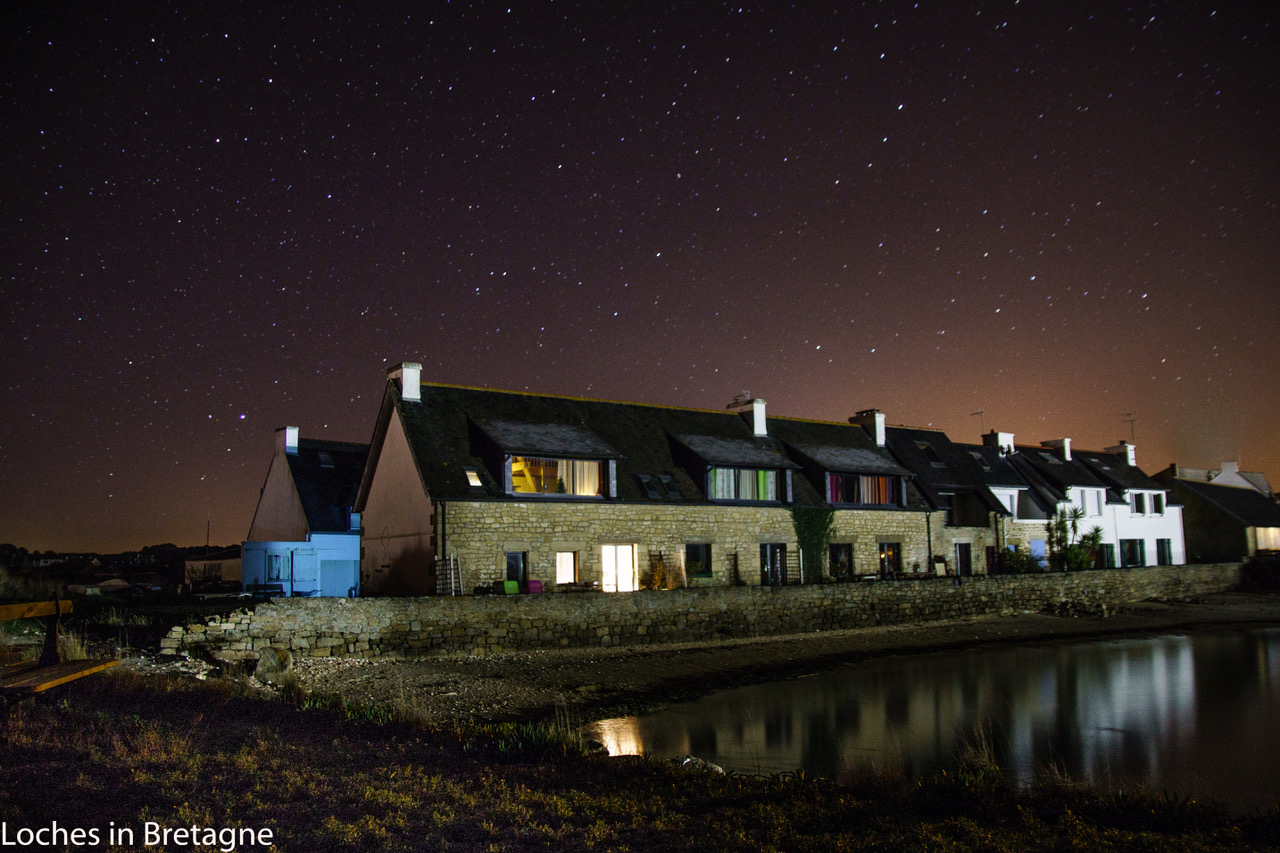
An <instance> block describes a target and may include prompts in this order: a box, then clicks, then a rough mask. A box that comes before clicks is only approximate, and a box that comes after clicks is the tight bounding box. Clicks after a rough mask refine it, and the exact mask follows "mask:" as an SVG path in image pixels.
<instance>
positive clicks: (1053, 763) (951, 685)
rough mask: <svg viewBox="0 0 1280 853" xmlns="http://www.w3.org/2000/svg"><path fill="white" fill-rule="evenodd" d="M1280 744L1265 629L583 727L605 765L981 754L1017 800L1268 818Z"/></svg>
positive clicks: (739, 692)
mask: <svg viewBox="0 0 1280 853" xmlns="http://www.w3.org/2000/svg"><path fill="white" fill-rule="evenodd" d="M1278 731H1280V629H1277V628H1270V629H1251V630H1236V631H1222V632H1210V633H1195V634H1169V635H1162V636H1156V637H1140V638H1122V639H1112V640H1103V641H1092V642H1082V643H1073V644H1065V645H1063V644H1052V645H1031V646H1015V647H992V648H979V649H969V650H964V651H954V652H944V653H937V654H928V655H912V656H903V657H889V658H880V659H876V660H872V661H867V662H862V663H858V664H853V665H850V666H847V667H844V668H842V669H837V670H832V671H827V672H822V673H818V674H814V675H809V676H806V677H802V678H797V679H792V680H788V681H779V682H772V683H768V684H758V685H753V686H749V687H741V688H737V689H732V690H725V691H720V692H717V693H714V694H710V695H708V696H705V697H703V698H701V699H699V700H698V701H695V702H689V703H686V704H680V705H672V706H669V707H667V708H666V709H665V710H663V711H661V712H660V713H657V714H653V715H650V716H644V717H621V718H615V719H610V720H601V721H598V722H596V723H593V724H591V725H590V726H588V736H590V737H593V738H595V739H597V740H599V741H601V742H602V743H603V744H605V746H606V747H607V748H608V750H609V752H610V753H611V754H614V755H622V754H646V755H653V756H657V757H674V756H678V755H696V756H698V757H699V758H702V759H705V760H707V761H710V762H713V763H715V764H719V765H721V766H723V767H725V768H726V769H729V770H733V771H737V772H741V773H765V774H772V773H779V772H785V771H791V770H795V769H803V770H804V771H805V772H806V773H813V774H820V775H824V776H829V777H832V778H835V779H841V780H846V781H848V780H855V779H859V778H863V777H867V776H874V775H876V774H905V775H908V776H919V775H927V774H929V773H931V772H933V771H936V770H938V769H941V768H948V767H954V766H955V765H956V763H957V760H958V756H959V755H960V754H961V753H962V752H963V751H964V750H965V749H972V748H980V749H982V750H984V751H988V752H989V753H990V754H991V755H993V756H994V758H995V759H996V761H997V762H998V763H999V764H1000V765H1001V767H1003V768H1004V770H1005V772H1006V773H1007V774H1009V775H1010V776H1011V777H1012V778H1014V779H1016V780H1017V781H1018V782H1019V783H1020V784H1030V783H1032V782H1033V781H1035V780H1037V779H1039V778H1042V777H1043V776H1045V775H1046V774H1066V775H1067V776H1068V777H1070V778H1072V779H1075V780H1084V781H1087V782H1089V783H1090V784H1091V785H1093V786H1094V787H1096V788H1100V789H1104V790H1115V789H1119V788H1124V787H1133V786H1140V787H1143V788H1146V789H1147V790H1150V791H1154V792H1169V793H1171V794H1176V795H1179V796H1192V797H1198V798H1209V797H1211V798H1214V799H1217V800H1219V801H1221V802H1224V803H1226V804H1227V805H1228V806H1230V807H1231V808H1233V809H1235V810H1240V811H1245V810H1250V809H1254V808H1266V807H1270V806H1275V805H1276V804H1277V803H1280V739H1278V738H1277V737H1276V732H1278Z"/></svg>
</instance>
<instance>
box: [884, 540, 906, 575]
mask: <svg viewBox="0 0 1280 853" xmlns="http://www.w3.org/2000/svg"><path fill="white" fill-rule="evenodd" d="M901 571H902V546H901V545H900V544H898V543H897V542H881V543H880V577H882V578H884V579H886V580H890V579H892V578H895V577H897V576H898V574H899V573H900V572H901Z"/></svg>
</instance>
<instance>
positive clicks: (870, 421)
mask: <svg viewBox="0 0 1280 853" xmlns="http://www.w3.org/2000/svg"><path fill="white" fill-rule="evenodd" d="M849 423H851V424H857V425H858V426H860V427H862V428H863V429H865V430H866V431H867V434H868V435H870V436H871V437H872V438H873V439H875V442H876V447H884V412H882V411H880V410H879V409H863V410H862V411H861V412H858V413H857V414H856V415H854V416H853V417H851V418H849Z"/></svg>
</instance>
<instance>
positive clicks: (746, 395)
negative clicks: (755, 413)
mask: <svg viewBox="0 0 1280 853" xmlns="http://www.w3.org/2000/svg"><path fill="white" fill-rule="evenodd" d="M750 402H751V392H750V391H747V390H745V389H744V390H743V392H742V393H741V394H739V395H738V396H736V397H734V398H733V401H732V402H731V403H729V405H727V406H725V408H726V409H736V408H738V407H740V406H745V405H747V404H749V403H750Z"/></svg>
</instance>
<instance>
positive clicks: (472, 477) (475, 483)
mask: <svg viewBox="0 0 1280 853" xmlns="http://www.w3.org/2000/svg"><path fill="white" fill-rule="evenodd" d="M466 471H467V485H468V486H471V487H472V488H473V489H478V488H480V487H481V486H483V485H484V484H483V483H481V482H480V474H479V473H478V472H477V471H476V469H474V468H467V469H466Z"/></svg>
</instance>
